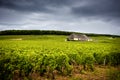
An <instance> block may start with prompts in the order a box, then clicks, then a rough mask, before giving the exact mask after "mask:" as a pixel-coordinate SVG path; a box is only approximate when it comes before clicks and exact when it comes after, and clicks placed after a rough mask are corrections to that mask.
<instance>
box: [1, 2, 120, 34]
mask: <svg viewBox="0 0 120 80" xmlns="http://www.w3.org/2000/svg"><path fill="white" fill-rule="evenodd" d="M119 22H120V0H0V30H6V29H51V30H52V29H53V30H54V29H56V30H57V29H58V30H74V31H80V32H81V31H82V32H92V33H94V32H95V33H110V34H111V33H115V34H120V31H119V30H120V27H119V26H120V23H119ZM103 28H104V31H103Z"/></svg>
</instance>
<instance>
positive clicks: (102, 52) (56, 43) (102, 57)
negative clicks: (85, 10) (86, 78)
mask: <svg viewBox="0 0 120 80" xmlns="http://www.w3.org/2000/svg"><path fill="white" fill-rule="evenodd" d="M65 39H66V36H60V35H59V36H57V35H43V36H40V35H36V36H35V35H26V36H24V35H19V36H0V80H17V79H22V80H36V79H33V77H32V76H33V75H34V74H36V75H38V74H39V76H47V78H48V79H55V78H56V75H55V74H59V75H62V76H71V75H72V73H73V72H75V67H76V66H80V67H78V68H77V67H76V68H77V71H79V73H82V71H91V72H92V71H94V70H95V65H103V66H119V65H120V38H111V37H102V36H101V37H92V39H93V41H92V42H85V41H82V42H80V41H65ZM119 73H120V72H119ZM40 80H41V79H40ZM80 80H81V79H80Z"/></svg>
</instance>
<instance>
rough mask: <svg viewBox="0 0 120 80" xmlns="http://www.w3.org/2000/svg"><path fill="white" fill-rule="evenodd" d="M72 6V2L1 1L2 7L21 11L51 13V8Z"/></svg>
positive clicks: (46, 0)
mask: <svg viewBox="0 0 120 80" xmlns="http://www.w3.org/2000/svg"><path fill="white" fill-rule="evenodd" d="M69 4H71V0H0V7H3V8H9V9H14V10H18V11H19V10H20V11H49V9H47V8H48V7H49V6H54V7H59V6H65V5H69Z"/></svg>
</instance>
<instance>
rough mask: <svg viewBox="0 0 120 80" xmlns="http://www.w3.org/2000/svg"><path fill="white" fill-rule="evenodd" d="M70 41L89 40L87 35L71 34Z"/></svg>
mask: <svg viewBox="0 0 120 80" xmlns="http://www.w3.org/2000/svg"><path fill="white" fill-rule="evenodd" d="M68 38H69V39H73V38H81V39H89V38H88V37H87V36H86V35H84V34H75V33H73V34H71V35H70V36H69V37H68Z"/></svg>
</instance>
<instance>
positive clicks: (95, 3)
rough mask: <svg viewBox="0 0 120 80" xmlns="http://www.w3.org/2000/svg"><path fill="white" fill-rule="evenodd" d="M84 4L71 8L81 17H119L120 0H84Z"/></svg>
mask: <svg viewBox="0 0 120 80" xmlns="http://www.w3.org/2000/svg"><path fill="white" fill-rule="evenodd" d="M84 2H85V3H86V4H84V5H82V6H77V7H73V8H72V12H73V14H76V15H77V16H81V17H98V18H103V19H104V18H105V19H106V20H109V19H116V20H119V19H120V0H84Z"/></svg>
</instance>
